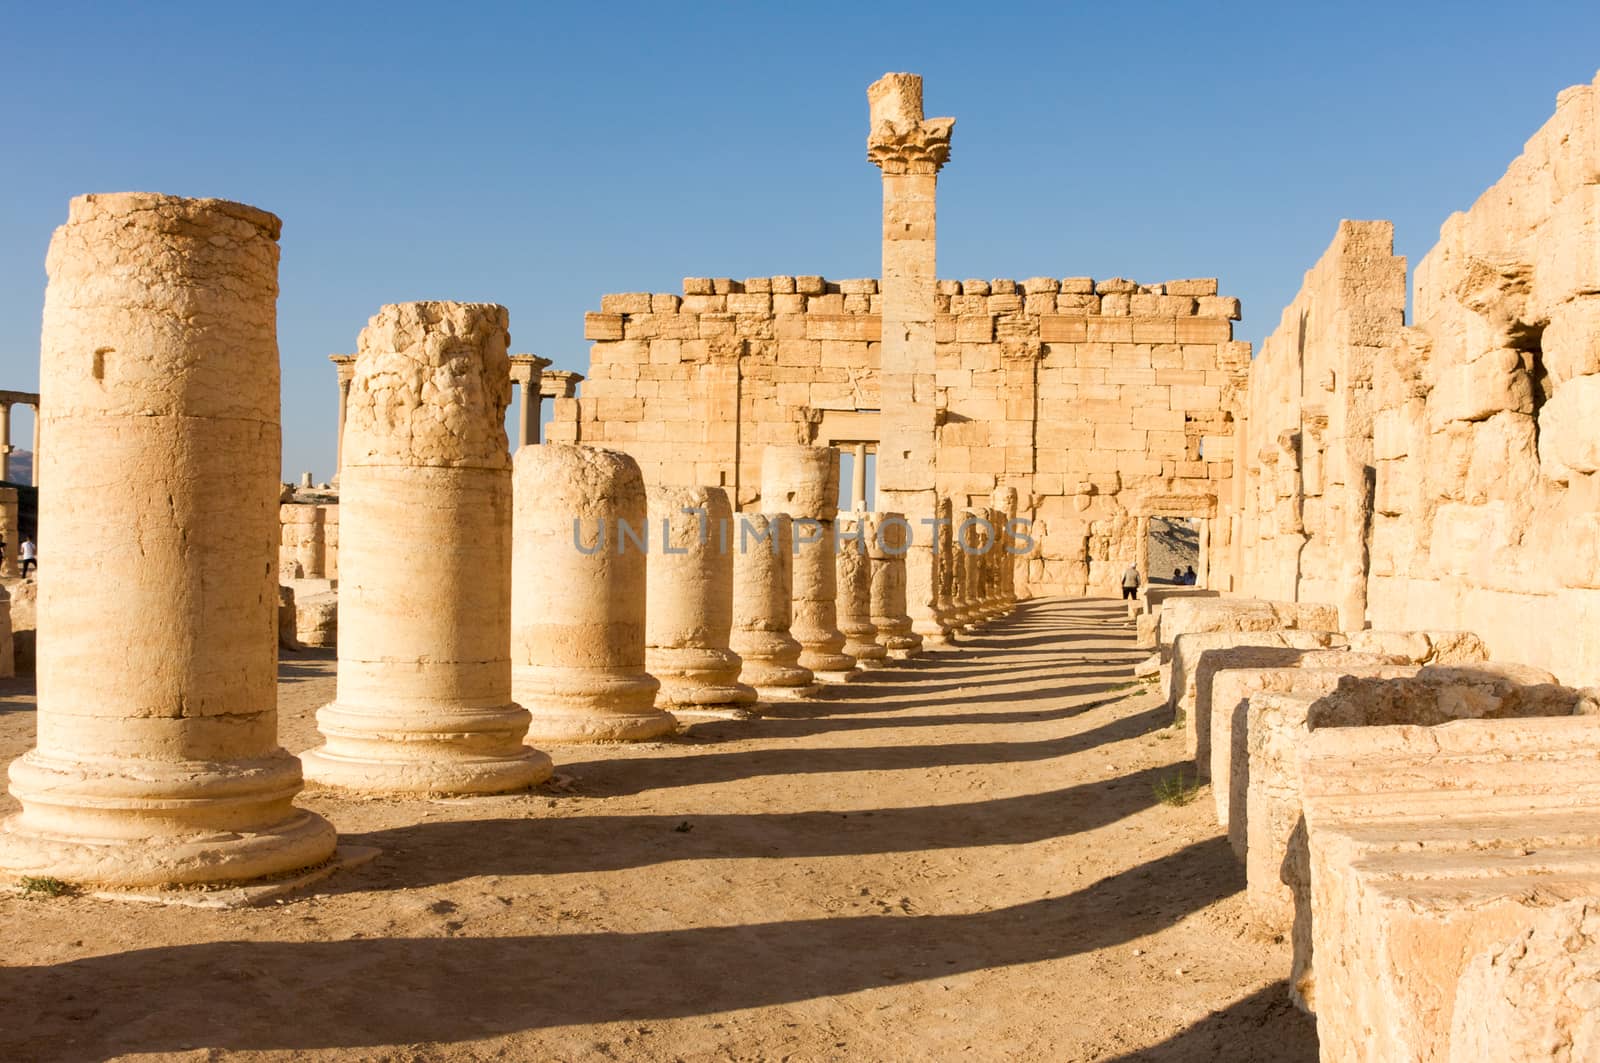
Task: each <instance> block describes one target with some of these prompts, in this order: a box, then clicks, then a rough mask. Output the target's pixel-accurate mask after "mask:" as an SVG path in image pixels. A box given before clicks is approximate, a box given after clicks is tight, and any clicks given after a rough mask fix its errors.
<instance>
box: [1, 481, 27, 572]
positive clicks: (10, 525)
mask: <svg viewBox="0 0 1600 1063" xmlns="http://www.w3.org/2000/svg"><path fill="white" fill-rule="evenodd" d="M0 540H4V542H5V544H6V555H5V557H0V576H7V577H10V576H15V575H16V574H17V571H18V566H17V546H18V545H19V544H20V543H21V542H22V521H21V515H20V513H19V512H18V504H17V489H16V488H15V487H0Z"/></svg>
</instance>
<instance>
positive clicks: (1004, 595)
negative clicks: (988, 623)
mask: <svg viewBox="0 0 1600 1063" xmlns="http://www.w3.org/2000/svg"><path fill="white" fill-rule="evenodd" d="M993 500H994V508H995V510H996V512H997V513H998V514H999V518H1000V523H999V524H998V525H996V527H995V538H996V546H995V548H996V549H997V550H998V551H999V558H998V564H999V568H1000V603H1001V605H1002V606H1003V607H1004V611H1005V612H1010V611H1011V610H1012V609H1013V608H1014V607H1015V606H1016V604H1017V555H1016V552H1015V551H1016V549H1017V545H1018V544H1017V537H1016V536H1015V535H1013V534H1012V533H1011V522H1012V521H1013V520H1015V519H1016V517H1017V489H1016V488H1015V487H1004V486H1002V487H996V488H995V489H994V495H993Z"/></svg>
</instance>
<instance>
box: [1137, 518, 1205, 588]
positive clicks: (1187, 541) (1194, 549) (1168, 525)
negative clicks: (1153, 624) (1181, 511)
mask: <svg viewBox="0 0 1600 1063" xmlns="http://www.w3.org/2000/svg"><path fill="white" fill-rule="evenodd" d="M1200 524H1201V518H1199V517H1150V518H1149V521H1148V527H1147V528H1146V530H1145V542H1144V554H1145V558H1146V562H1145V564H1146V568H1145V573H1146V576H1145V578H1146V580H1147V582H1149V583H1150V584H1152V585H1155V586H1168V587H1175V586H1184V585H1186V584H1195V585H1198V583H1199V578H1200V571H1201V566H1200Z"/></svg>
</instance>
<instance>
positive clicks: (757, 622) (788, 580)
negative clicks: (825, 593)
mask: <svg viewBox="0 0 1600 1063" xmlns="http://www.w3.org/2000/svg"><path fill="white" fill-rule="evenodd" d="M737 523H738V526H739V532H738V536H739V540H738V543H737V545H736V547H735V549H734V553H733V629H732V632H731V633H730V635H729V639H728V645H729V648H730V649H732V650H733V651H734V652H735V653H737V654H738V655H739V658H740V660H741V661H743V666H742V667H741V668H740V670H739V680H740V682H744V683H749V684H750V685H751V686H753V687H755V688H756V690H757V692H758V693H759V694H760V695H761V696H762V697H768V698H770V697H795V696H800V695H803V694H806V693H809V692H811V691H812V690H813V689H814V688H815V681H814V677H813V676H812V674H811V670H810V669H809V668H802V667H801V666H800V643H799V642H797V641H796V640H795V638H794V636H793V635H791V634H790V633H789V625H790V623H791V622H792V619H793V616H794V604H793V601H792V597H793V594H794V525H793V522H792V521H791V519H790V518H789V516H788V514H785V513H741V514H739V517H738V521H737Z"/></svg>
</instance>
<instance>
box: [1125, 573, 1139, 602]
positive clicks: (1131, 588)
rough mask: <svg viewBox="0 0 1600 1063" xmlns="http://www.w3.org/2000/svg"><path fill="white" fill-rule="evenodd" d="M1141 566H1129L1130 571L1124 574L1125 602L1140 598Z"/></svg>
mask: <svg viewBox="0 0 1600 1063" xmlns="http://www.w3.org/2000/svg"><path fill="white" fill-rule="evenodd" d="M1139 583H1140V580H1139V566H1138V565H1129V566H1128V571H1126V572H1124V573H1123V574H1122V597H1123V600H1127V599H1129V598H1137V597H1139Z"/></svg>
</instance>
